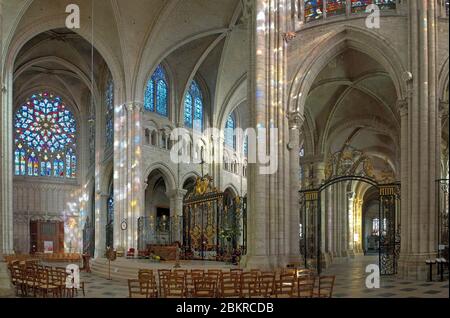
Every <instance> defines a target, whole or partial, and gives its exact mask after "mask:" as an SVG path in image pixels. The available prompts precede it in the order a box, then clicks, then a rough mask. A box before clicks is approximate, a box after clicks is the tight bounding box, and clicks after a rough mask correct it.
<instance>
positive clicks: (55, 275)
mask: <svg viewBox="0 0 450 318" xmlns="http://www.w3.org/2000/svg"><path fill="white" fill-rule="evenodd" d="M49 273H50V278H51V284H52V285H54V286H57V287H58V296H59V297H63V296H65V295H66V292H67V286H66V278H67V273H66V271H65V269H58V268H52V270H51V271H50V272H49ZM83 293H84V292H83Z"/></svg>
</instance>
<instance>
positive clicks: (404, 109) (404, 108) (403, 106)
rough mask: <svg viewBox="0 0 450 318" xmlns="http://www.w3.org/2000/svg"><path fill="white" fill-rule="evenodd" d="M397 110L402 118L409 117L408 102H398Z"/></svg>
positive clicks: (401, 100) (403, 100) (402, 100)
mask: <svg viewBox="0 0 450 318" xmlns="http://www.w3.org/2000/svg"><path fill="white" fill-rule="evenodd" d="M397 109H398V112H399V113H400V117H403V116H407V115H408V100H407V99H406V98H405V99H399V100H398V101H397Z"/></svg>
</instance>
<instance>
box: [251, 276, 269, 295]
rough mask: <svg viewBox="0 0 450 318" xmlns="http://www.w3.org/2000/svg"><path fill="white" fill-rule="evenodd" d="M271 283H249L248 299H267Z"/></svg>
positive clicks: (259, 281) (260, 281)
mask: <svg viewBox="0 0 450 318" xmlns="http://www.w3.org/2000/svg"><path fill="white" fill-rule="evenodd" d="M270 285H271V282H269V281H262V280H259V279H258V280H255V281H251V282H249V290H248V297H249V298H269V297H270V296H271V292H270Z"/></svg>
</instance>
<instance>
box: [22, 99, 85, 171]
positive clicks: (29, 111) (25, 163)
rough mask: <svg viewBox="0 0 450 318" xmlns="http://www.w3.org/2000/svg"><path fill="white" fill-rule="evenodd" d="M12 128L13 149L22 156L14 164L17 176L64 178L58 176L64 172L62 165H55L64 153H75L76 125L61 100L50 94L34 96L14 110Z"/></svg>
mask: <svg viewBox="0 0 450 318" xmlns="http://www.w3.org/2000/svg"><path fill="white" fill-rule="evenodd" d="M14 127H15V128H16V136H15V146H16V149H19V153H18V154H21V155H20V156H19V157H18V158H17V161H16V162H17V165H16V167H15V173H16V174H19V175H23V176H24V175H28V176H45V177H49V176H58V177H59V176H64V173H62V174H61V175H60V174H59V173H58V171H60V170H62V171H64V162H62V163H59V164H57V165H54V163H55V160H56V158H58V156H59V157H61V155H64V153H66V151H67V149H70V150H71V151H73V150H74V149H75V147H76V145H75V140H76V133H77V124H76V121H75V118H74V116H73V114H72V112H71V111H70V110H69V109H68V108H67V107H66V105H65V104H64V103H63V101H62V99H61V98H60V97H58V96H55V95H53V94H51V93H49V92H42V93H39V94H33V95H32V96H31V97H30V98H29V99H28V100H27V101H26V102H25V103H24V104H23V105H21V106H20V107H19V108H18V109H17V111H16V113H15V117H14ZM73 153H74V154H75V152H73ZM58 167H59V168H58ZM52 172H53V174H52Z"/></svg>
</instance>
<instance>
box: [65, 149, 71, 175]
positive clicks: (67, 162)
mask: <svg viewBox="0 0 450 318" xmlns="http://www.w3.org/2000/svg"><path fill="white" fill-rule="evenodd" d="M71 159H72V156H71V155H70V153H67V154H66V176H67V177H71V176H72V165H71V164H70V161H71Z"/></svg>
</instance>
